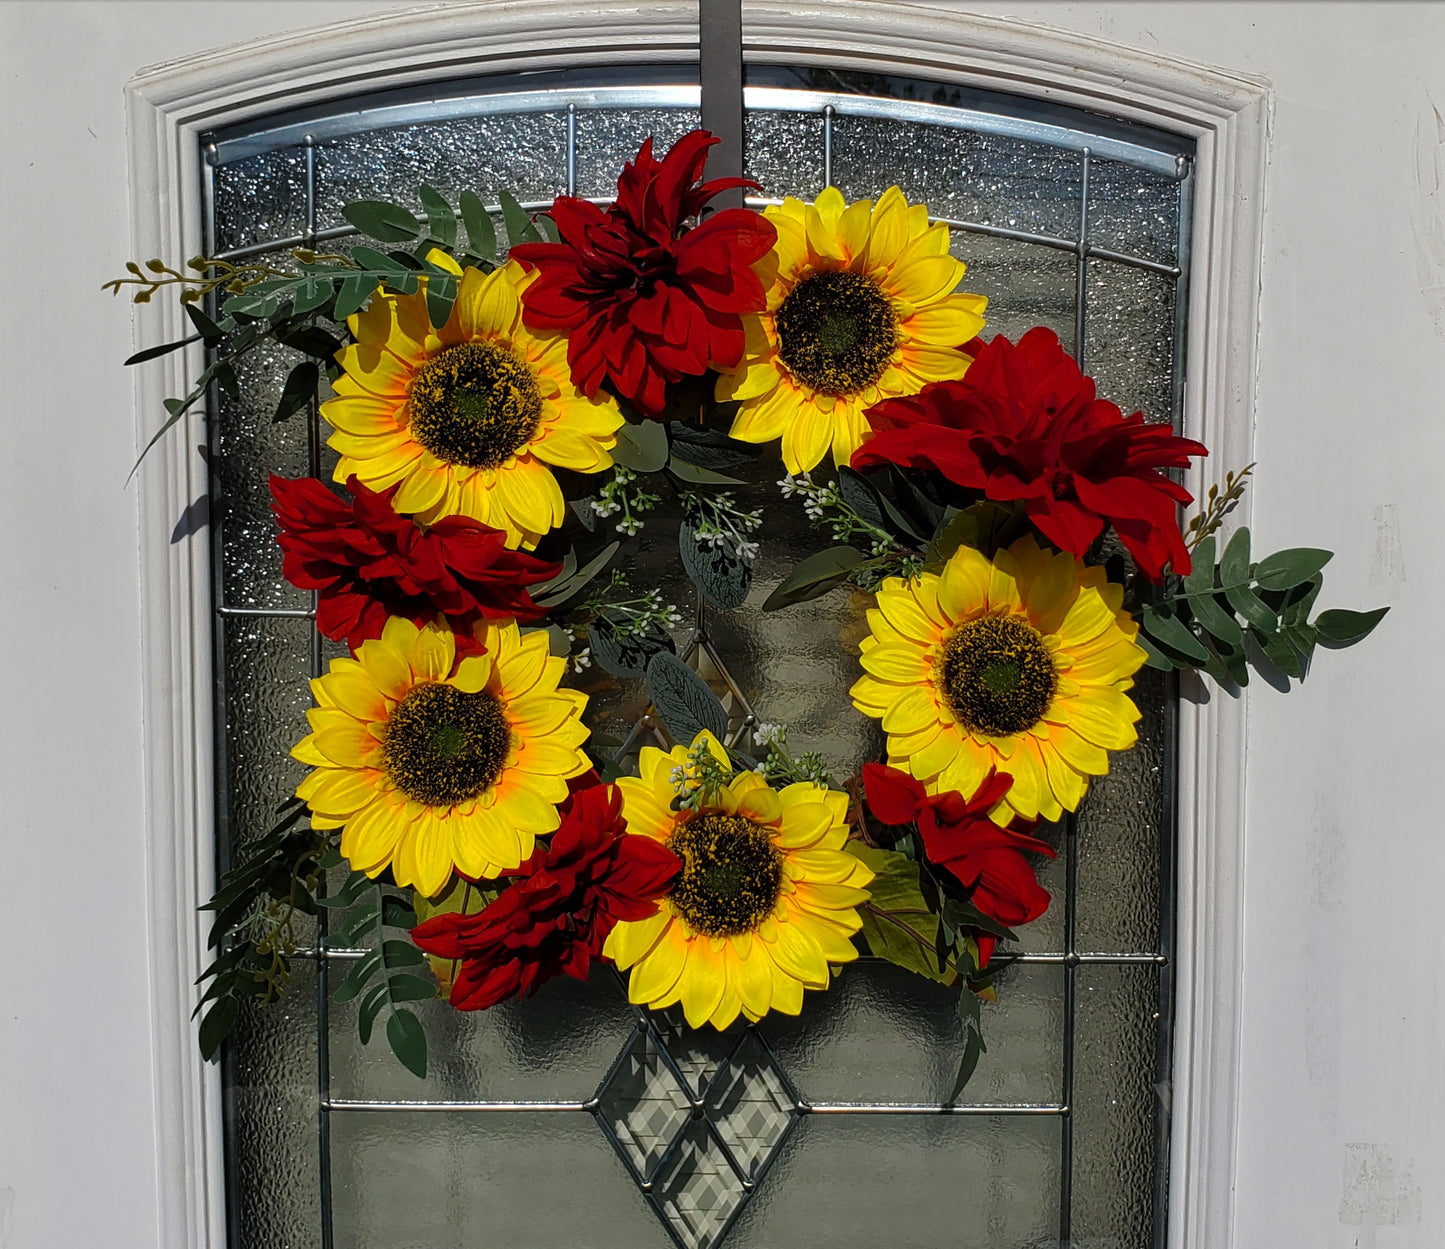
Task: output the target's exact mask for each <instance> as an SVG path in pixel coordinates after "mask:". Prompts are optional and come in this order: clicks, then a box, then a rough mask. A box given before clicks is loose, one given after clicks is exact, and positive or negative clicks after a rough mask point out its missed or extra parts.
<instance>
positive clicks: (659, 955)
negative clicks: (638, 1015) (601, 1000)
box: [603, 732, 873, 1028]
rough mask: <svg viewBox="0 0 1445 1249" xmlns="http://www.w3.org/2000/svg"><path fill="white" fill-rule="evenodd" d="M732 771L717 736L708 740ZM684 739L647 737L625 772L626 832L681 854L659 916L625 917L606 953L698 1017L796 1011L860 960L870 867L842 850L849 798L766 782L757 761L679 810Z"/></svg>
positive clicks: (698, 1020) (644, 999)
mask: <svg viewBox="0 0 1445 1249" xmlns="http://www.w3.org/2000/svg"><path fill="white" fill-rule="evenodd" d="M704 743H705V744H706V746H707V749H708V750H709V751H710V752H711V753H712V755H713V756H714V757H715V758H716V759H717V760H718V761H719V763H720V765H721V767H722V769H723V771H724V772H726V773H729V774H730V773H731V767H730V765H729V764H728V759H727V752H726V751H725V750H724V749H723V748H722V747H721V746H720V745H719V744H718V742H717V739H716V738H714V737H713V736H712V735H711V734H710V733H707V732H703V733H700V734H699V735H698V737H697V740H696V741H694V742H693V748H694V749H695V750H696V749H698V748H700V747H701V746H702V745H703V744H704ZM687 762H688V750H687V748H686V747H684V746H678V747H676V748H674V749H673V751H672V752H671V753H670V754H664V753H663V752H662V751H660V750H657V749H655V748H654V747H651V746H648V747H644V748H643V750H642V755H641V759H640V766H639V771H640V772H641V776H640V777H626V776H625V777H622V778H621V779H620V780H619V781H618V782H617V784H618V785H619V786H620V787H621V789H622V812H623V815H624V816H625V817H626V819H627V831H628V832H629V833H640V834H643V835H644V836H648V837H653V838H656V839H657V840H658V841H660V842H662V843H663V844H665V845H667V846H668V847H669V848H670V849H671V850H672V851H673V853H674V854H676V855H677V856H678V857H679V858H680V859H682V861H683V867H682V872H681V874H680V875H679V876H678V878H677V880H676V883H675V884H674V886H673V891H672V893H671V894H670V895H669V896H668V897H666V898H664V899H663V900H662V903H661V907H660V909H659V911H658V913H657V914H656V915H654V916H653V917H651V918H650V919H643V920H637V921H636V922H630V923H622V924H618V925H617V927H616V928H614V929H613V930H612V933H611V935H610V936H609V937H608V938H607V944H606V946H605V947H604V948H603V953H604V954H606V955H607V956H608V957H609V958H611V959H613V960H614V961H615V962H616V964H617V966H618V967H619V968H622V969H623V970H626V969H627V968H629V967H630V968H631V969H632V976H631V979H630V981H629V985H628V996H629V997H630V998H631V1000H632V1001H633V1002H634V1003H636V1004H638V1005H645V1006H650V1007H652V1008H653V1009H654V1010H657V1009H661V1008H663V1007H666V1006H671V1005H673V1004H674V1003H676V1002H681V1003H682V1008H683V1012H684V1013H685V1014H686V1016H687V1022H688V1023H689V1024H691V1025H692V1026H693V1027H694V1028H700V1027H701V1026H702V1025H703V1024H704V1023H711V1024H713V1026H714V1027H717V1028H726V1027H727V1026H728V1025H729V1024H730V1023H732V1022H733V1020H734V1019H736V1018H737V1017H738V1014H739V1013H741V1014H743V1015H746V1016H747V1017H748V1018H749V1019H752V1020H758V1019H761V1018H762V1017H763V1016H764V1015H766V1014H767V1013H768V1011H770V1010H777V1011H782V1012H784V1013H785V1014H788V1015H796V1014H797V1013H798V1012H799V1011H800V1010H802V1008H803V990H804V989H805V988H806V989H825V988H827V987H828V980H829V976H830V974H831V973H830V969H829V964H833V963H847V962H850V961H851V960H852V959H854V958H856V957H857V950H856V949H855V948H854V946H853V943H852V942H851V941H850V940H849V938H850V937H851V936H852V935H853V934H854V933H855V932H857V931H858V929H859V928H861V927H862V920H861V919H859V917H858V911H857V907H858V905H859V903H861V902H864V901H866V900H867V898H868V891H867V889H866V888H864V886H866V885H867V884H868V882H869V881H871V880H872V879H873V872H872V869H870V868H868V867H866V866H865V865H864V864H863V863H862V862H861V861H859V860H858V859H856V858H854V857H853V856H852V855H851V854H849V853H848V851H847V850H845V849H844V848H843V843H844V842H845V841H846V840H847V838H848V826H847V823H846V820H847V812H848V797H847V795H846V794H840V793H834V792H833V791H831V790H826V789H822V788H819V787H818V786H816V785H810V784H794V785H789V786H787V788H785V789H782V790H774V789H771V788H769V786H768V783H767V782H766V781H765V780H763V778H762V777H761V776H759V775H758V774H757V773H756V772H744V773H741V774H740V775H736V776H733V777H732V779H731V780H730V781H728V782H727V784H726V785H725V786H724V787H722V788H720V789H716V790H712V791H709V792H708V794H707V796H706V798H705V800H704V802H703V803H702V805H701V806H700V808H699V809H698V810H682V811H674V810H673V809H672V807H671V803H672V798H673V795H674V793H675V792H676V791H675V790H674V788H673V782H672V774H673V771H674V769H676V768H685V767H686V766H687Z"/></svg>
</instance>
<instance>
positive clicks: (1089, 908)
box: [1076, 668, 1173, 953]
mask: <svg viewBox="0 0 1445 1249" xmlns="http://www.w3.org/2000/svg"><path fill="white" fill-rule="evenodd" d="M1131 697H1132V698H1133V699H1134V702H1135V705H1136V706H1137V707H1138V708H1139V710H1140V711H1141V712H1143V719H1142V720H1140V722H1139V725H1138V728H1139V744H1138V746H1136V747H1135V748H1134V749H1133V750H1129V751H1124V752H1122V753H1119V754H1114V755H1111V756H1110V757H1109V775H1108V776H1105V777H1100V778H1099V779H1098V780H1096V781H1095V782H1094V784H1093V785H1092V786H1090V789H1089V796H1088V797H1087V798H1086V799H1085V800H1084V805H1083V807H1082V808H1081V809H1080V812H1079V821H1078V829H1079V893H1078V918H1077V928H1076V943H1077V946H1078V948H1079V949H1080V950H1082V951H1085V952H1102V951H1109V952H1119V951H1122V952H1126V953H1128V952H1148V951H1153V950H1157V949H1158V948H1159V945H1158V942H1159V913H1160V912H1159V907H1160V898H1159V829H1160V826H1161V822H1162V821H1163V820H1164V818H1165V811H1164V768H1165V759H1164V737H1165V717H1166V716H1169V715H1172V714H1173V708H1172V707H1171V706H1170V704H1169V702H1168V700H1167V698H1166V697H1165V677H1164V674H1163V673H1161V672H1155V671H1154V669H1152V668H1141V669H1140V670H1139V673H1138V676H1137V677H1136V678H1135V685H1134V689H1133V690H1132V691H1131Z"/></svg>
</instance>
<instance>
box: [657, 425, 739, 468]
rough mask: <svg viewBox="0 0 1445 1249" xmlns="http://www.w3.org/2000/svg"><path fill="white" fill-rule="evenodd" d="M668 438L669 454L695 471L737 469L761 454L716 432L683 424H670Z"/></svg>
mask: <svg viewBox="0 0 1445 1249" xmlns="http://www.w3.org/2000/svg"><path fill="white" fill-rule="evenodd" d="M668 431H669V433H670V434H671V437H672V450H673V454H674V455H677V454H681V455H682V456H683V457H684V458H685V459H686V460H687V462H688V463H689V464H696V465H697V466H698V467H699V468H711V469H714V470H716V471H719V472H721V471H722V470H723V469H728V468H737V467H738V466H739V465H741V464H749V463H751V462H752V461H753V460H756V459H757V458H758V456H759V455H760V454H761V453H762V448H761V447H758V446H754V445H753V444H752V443H747V442H738V441H736V440H735V439H732V438H729V437H728V436H727V435H726V434H720V433H718V432H717V431H716V430H712V429H704V428H702V427H701V426H698V425H691V424H689V423H687V422H686V421H674V422H672V423H671V424H670V425H669V426H668Z"/></svg>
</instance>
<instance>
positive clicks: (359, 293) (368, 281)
mask: <svg viewBox="0 0 1445 1249" xmlns="http://www.w3.org/2000/svg"><path fill="white" fill-rule="evenodd" d="M375 291H376V279H375V278H374V277H370V276H368V275H367V274H365V273H352V274H348V275H347V277H346V279H345V281H343V282H342V283H341V289H340V290H339V291H337V293H336V319H337V320H338V321H345V320H346V318H347V317H349V316H352V315H354V314H355V313H358V312H360V311H361V310H362V309H363V308H365V307H366V301H367V300H368V299H370V298H371V296H372V294H373V293H374V292H375Z"/></svg>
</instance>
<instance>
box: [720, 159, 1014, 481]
mask: <svg viewBox="0 0 1445 1249" xmlns="http://www.w3.org/2000/svg"><path fill="white" fill-rule="evenodd" d="M764 216H766V217H767V218H768V220H769V221H771V222H772V223H773V225H775V226H776V227H777V230H778V241H777V243H776V244H775V245H774V247H773V250H772V251H771V252H769V253H768V255H766V256H764V257H763V259H762V260H760V261H759V262H758V263H757V265H755V266H754V267H755V269H756V270H757V271H758V273H759V274H760V276H761V277H762V279H763V284H764V286H765V287H766V288H767V307H766V309H765V310H764V311H763V312H761V313H757V314H753V315H751V316H744V317H743V329H744V331H745V334H746V340H747V345H746V350H745V352H744V355H743V359H742V362H741V363H740V364H739V365H738V367H737V369H736V370H734V371H733V372H731V373H727V374H724V375H723V376H722V377H720V378H719V379H718V383H717V398H718V399H720V400H741V402H742V407H741V408H740V409H739V411H738V415H737V418H736V420H735V421H734V422H733V427H732V431H731V432H732V436H733V437H734V438H738V439H741V440H742V441H744V442H769V441H771V440H772V439H774V438H778V437H781V438H782V440H783V463H784V464H786V465H787V468H788V471H789V472H790V473H802V472H807V471H808V470H809V469H811V468H813V467H814V466H815V465H817V464H818V463H819V461H821V460H822V458H823V456H824V455H825V454H826V453H827V451H828V448H829V447H830V446H831V447H832V450H833V462H834V463H835V464H846V463H847V462H848V460H849V457H850V456H852V454H853V452H854V451H856V450H857V449H858V446H859V444H860V443H861V442H862V441H863V434H864V432H865V431H866V429H867V427H868V426H867V422H866V421H865V420H864V418H863V413H864V411H865V410H866V409H868V408H870V407H872V406H873V404H875V403H877V402H878V401H879V400H881V399H886V398H889V397H890V396H893V395H912V394H917V393H918V391H920V390H922V389H923V387H924V386H925V385H926V384H927V383H929V382H934V381H941V380H943V379H945V378H953V377H962V376H963V374H964V371H965V370H966V369H967V368H968V366H969V364H970V363H972V357H971V356H968V355H965V354H964V352H963V351H962V350H961V346H962V344H964V343H966V342H968V340H969V339H971V338H973V337H974V336H975V335H976V334H977V333H978V332H979V330H981V329H982V328H983V310H984V307H985V305H986V304H987V303H988V300H987V299H986V298H985V297H984V296H982V295H968V294H964V293H961V292H958V293H956V292H955V288H956V287H957V286H958V283H959V281H960V280H961V279H962V277H963V271H964V265H963V262H962V261H961V260H955V259H954V258H953V257H952V256H950V255H949V254H948V227H947V226H945V225H942V224H939V225H929V224H928V209H927V208H926V207H925V206H924V205H922V204H913V205H910V204H909V203H908V201H907V200H906V199H904V198H903V192H902V191H900V190H899V189H898V188H897V187H896V186H895V187H889V188H888V190H886V191H885V192H884V193H883V194H882V195H881V196H879V198H878V202H877V203H876V204H875V203H874V202H873V201H872V200H859V201H858V202H857V203H855V204H850V205H845V204H844V202H843V197H842V195H841V194H839V192H838V190H837V189H836V188H834V187H829V188H828V189H827V190H826V191H824V192H823V194H822V195H820V196H818V200H817V203H815V204H804V203H803V202H802V201H801V200H796V199H791V198H789V199H786V200H784V201H783V203H782V204H781V205H780V206H778V207H775V208H768V209H766V210H765V212H764Z"/></svg>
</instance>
